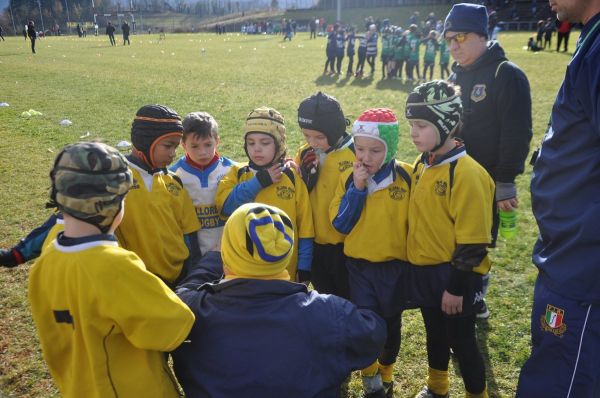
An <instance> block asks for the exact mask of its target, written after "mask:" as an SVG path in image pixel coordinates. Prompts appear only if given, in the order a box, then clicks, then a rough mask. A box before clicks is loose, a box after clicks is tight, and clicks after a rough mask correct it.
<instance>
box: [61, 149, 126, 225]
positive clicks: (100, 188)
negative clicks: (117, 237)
mask: <svg viewBox="0 0 600 398" xmlns="http://www.w3.org/2000/svg"><path fill="white" fill-rule="evenodd" d="M50 179H51V180H52V193H51V200H52V201H53V202H54V203H55V204H56V205H58V207H59V208H60V210H61V211H62V212H64V213H66V214H68V215H70V216H72V217H75V218H77V219H79V220H82V221H85V222H87V223H90V224H92V225H95V226H96V227H98V228H99V229H100V230H101V231H102V232H103V233H106V232H107V231H108V230H109V228H110V226H111V224H112V222H113V220H114V219H115V217H116V215H117V214H118V213H119V211H121V203H122V201H123V197H124V196H125V194H126V193H127V191H129V188H130V187H131V184H132V181H133V179H132V176H131V171H129V168H128V166H127V160H125V157H124V156H123V155H122V154H121V153H120V152H119V151H118V150H116V149H114V148H112V147H110V146H108V145H106V144H102V143H97V142H80V143H77V144H72V145H67V146H66V147H64V148H63V150H62V151H61V152H60V153H59V154H58V155H57V156H56V160H55V161H54V167H53V168H52V171H51V172H50Z"/></svg>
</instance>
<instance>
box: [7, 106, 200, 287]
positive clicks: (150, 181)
mask: <svg viewBox="0 0 600 398" xmlns="http://www.w3.org/2000/svg"><path fill="white" fill-rule="evenodd" d="M182 131H183V126H182V123H181V120H180V118H179V116H178V115H177V113H175V111H173V110H172V109H169V108H167V107H165V106H162V105H146V106H143V107H142V108H140V109H139V110H138V112H137V115H136V117H135V119H134V121H133V125H132V128H131V141H132V142H133V149H132V153H131V155H129V156H128V160H129V163H130V166H131V170H132V173H133V179H134V183H133V187H132V192H131V194H130V195H129V200H128V211H127V216H126V217H125V218H124V220H123V222H122V223H121V225H120V226H119V228H118V229H117V231H116V235H117V237H118V239H119V244H120V245H121V246H122V247H124V248H126V249H128V250H131V251H133V252H135V253H136V254H137V255H138V256H140V257H141V258H142V260H143V261H144V263H145V264H146V267H147V268H148V270H149V271H150V272H152V273H154V274H155V275H158V276H159V277H160V278H161V279H162V280H164V281H165V282H167V283H168V284H170V285H172V284H173V283H174V282H175V281H176V280H177V278H178V277H179V276H180V274H181V272H182V268H183V265H184V261H185V262H186V263H188V264H190V265H191V264H193V263H194V262H197V261H198V260H199V259H200V253H201V252H200V246H199V244H198V238H197V234H196V231H197V230H198V229H199V228H200V224H199V223H198V220H197V219H196V216H195V210H194V206H193V204H192V201H191V199H190V197H189V195H188V193H187V191H186V189H183V188H184V185H183V183H182V181H181V179H179V177H177V176H176V175H175V174H174V173H172V172H169V171H168V170H167V169H166V167H167V166H168V165H169V164H171V163H172V162H173V159H174V158H175V150H176V149H177V146H178V145H179V142H180V141H181V136H182ZM61 229H62V225H61V223H60V221H59V219H58V218H56V217H50V218H49V219H48V220H47V221H46V222H45V223H44V224H43V225H42V226H40V227H39V228H36V229H35V230H34V231H32V232H31V233H30V234H29V235H28V236H27V237H26V238H25V239H24V240H23V241H22V243H20V244H19V245H17V246H15V247H14V248H12V249H10V251H9V250H4V251H2V252H0V265H4V264H5V263H6V264H7V266H16V265H18V264H20V263H22V262H25V261H28V260H31V259H34V258H36V257H37V256H39V254H40V252H41V249H42V248H43V247H45V246H46V243H48V242H50V241H51V240H52V239H53V238H54V237H56V234H57V233H58V232H59V231H60V230H61ZM157 242H160V244H157ZM13 264H14V265H13Z"/></svg>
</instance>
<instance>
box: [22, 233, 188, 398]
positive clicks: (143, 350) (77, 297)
mask: <svg viewBox="0 0 600 398" xmlns="http://www.w3.org/2000/svg"><path fill="white" fill-rule="evenodd" d="M29 302H30V305H31V314H32V316H33V320H34V322H35V325H36V328H37V330H38V335H39V339H40V344H41V348H42V354H43V356H44V359H45V361H46V363H47V364H48V368H49V369H50V373H51V374H52V377H53V379H54V380H55V382H56V385H57V387H58V389H59V390H60V393H61V396H63V397H67V398H69V397H76V398H81V397H86V398H96V397H97V398H106V397H117V396H118V397H156V398H164V397H179V393H178V390H177V387H176V384H175V381H174V378H173V377H172V373H171V371H170V369H169V367H168V365H167V363H166V360H165V354H164V353H163V351H164V352H167V351H171V350H173V349H175V348H176V347H178V346H179V345H180V344H181V342H183V340H184V339H185V338H186V337H187V335H188V333H189V331H190V329H191V327H192V325H193V323H194V315H193V313H192V312H191V311H190V309H189V308H188V307H187V306H186V305H185V304H184V303H183V302H182V301H181V300H180V299H179V298H178V297H177V296H176V295H175V293H173V292H172V291H171V290H170V289H169V288H168V287H167V286H166V285H165V284H164V283H163V282H162V281H161V280H160V279H159V278H157V277H156V276H154V275H152V274H151V273H149V272H148V271H146V268H145V266H144V263H143V262H142V261H141V260H140V258H139V257H138V256H137V255H135V254H134V253H133V252H130V251H127V250H125V249H122V248H120V247H118V245H117V242H116V241H114V240H112V241H111V240H105V241H102V240H99V241H91V242H89V241H88V242H86V243H81V244H77V245H74V246H61V245H60V239H59V240H54V241H53V244H52V245H50V246H49V247H48V248H46V249H45V250H44V252H43V253H42V255H41V256H40V257H39V258H38V260H37V261H36V262H35V263H34V265H33V266H32V268H31V271H30V273H29Z"/></svg>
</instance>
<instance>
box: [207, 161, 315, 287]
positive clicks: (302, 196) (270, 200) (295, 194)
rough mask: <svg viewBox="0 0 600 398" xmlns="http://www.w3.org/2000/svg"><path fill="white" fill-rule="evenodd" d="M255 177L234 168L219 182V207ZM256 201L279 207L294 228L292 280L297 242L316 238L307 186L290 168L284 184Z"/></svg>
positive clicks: (241, 167)
mask: <svg viewBox="0 0 600 398" xmlns="http://www.w3.org/2000/svg"><path fill="white" fill-rule="evenodd" d="M253 177H254V172H253V171H252V170H250V168H248V167H247V165H243V164H242V165H233V166H232V167H231V169H230V170H229V172H228V173H227V175H225V177H223V179H222V180H221V182H219V187H218V188H217V199H216V203H217V208H219V209H222V208H223V205H224V203H225V200H227V197H228V196H229V194H230V193H231V191H233V188H234V187H235V186H236V185H237V184H239V183H240V182H244V181H248V180H250V179H252V178H253ZM292 178H293V181H292ZM254 201H255V202H258V203H264V204H267V205H270V206H275V207H278V208H280V209H281V210H283V211H284V212H285V213H286V214H287V215H288V216H289V217H290V220H291V221H292V223H293V225H294V236H295V238H294V255H293V256H292V258H291V260H290V263H289V264H288V267H287V270H288V272H289V274H290V277H291V278H292V280H293V279H294V276H295V275H296V270H297V265H298V240H299V239H301V238H313V237H314V236H315V232H314V227H313V219H312V211H311V206H310V200H309V198H308V190H307V189H306V185H304V182H303V181H302V177H300V176H299V175H298V174H297V173H296V171H295V170H294V169H287V170H286V172H284V173H283V174H282V176H281V181H279V182H278V183H276V184H272V185H269V186H268V187H266V188H262V189H261V190H260V191H259V192H258V194H257V195H256V198H255V199H254Z"/></svg>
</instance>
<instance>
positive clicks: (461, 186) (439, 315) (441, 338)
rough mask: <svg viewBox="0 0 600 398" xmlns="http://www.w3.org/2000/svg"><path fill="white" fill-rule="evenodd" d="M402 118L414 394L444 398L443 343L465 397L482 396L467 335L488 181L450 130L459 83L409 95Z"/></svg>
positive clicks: (474, 305)
mask: <svg viewBox="0 0 600 398" xmlns="http://www.w3.org/2000/svg"><path fill="white" fill-rule="evenodd" d="M405 114H406V118H407V119H408V121H409V123H410V126H411V138H412V140H413V143H414V144H415V146H416V148H417V149H418V150H419V151H420V152H422V155H421V156H420V157H419V158H418V159H417V160H416V162H415V164H414V167H413V174H412V177H413V178H412V180H413V182H412V189H411V194H410V208H409V234H408V243H407V245H408V259H409V261H410V263H411V266H410V267H409V271H408V273H407V278H406V280H405V281H406V284H405V286H407V287H409V288H410V293H409V294H410V299H411V301H412V303H413V304H415V305H417V306H419V307H420V308H421V314H422V315H423V321H424V323H425V330H426V332H427V357H428V363H429V371H428V378H427V385H426V386H425V387H424V388H423V390H422V391H421V392H420V393H419V394H418V395H417V397H418V398H440V397H447V396H448V390H449V381H448V361H449V359H450V349H452V351H453V352H454V356H455V358H456V360H457V361H458V365H459V368H460V372H461V375H462V378H463V381H464V385H465V390H466V397H469V398H474V397H480V398H487V397H488V393H487V388H486V382H485V365H484V363H483V359H482V357H481V354H480V352H479V348H478V347H477V342H476V338H475V314H476V312H477V310H478V309H479V308H480V307H481V305H482V297H483V295H482V276H483V275H485V274H486V273H487V272H488V271H489V269H490V261H489V259H488V257H487V246H488V244H489V243H490V238H491V237H490V229H491V225H492V217H491V214H492V213H491V211H492V209H491V203H492V200H493V198H494V182H493V181H492V179H491V178H490V176H489V175H488V174H487V172H486V171H485V169H483V167H481V166H480V165H479V164H478V163H477V162H476V161H475V160H474V159H473V158H471V157H470V156H469V155H468V154H467V153H466V151H465V148H464V146H463V145H462V144H461V143H460V142H459V141H456V140H455V139H454V138H453V136H454V134H455V133H456V132H457V129H459V128H460V127H459V126H460V119H461V116H462V103H461V100H460V89H459V88H458V87H457V86H454V85H452V84H451V83H448V82H446V81H442V80H434V81H432V82H428V83H425V84H422V85H420V86H418V87H416V88H415V89H414V91H413V92H412V93H411V94H409V96H408V99H407V102H406V112H405Z"/></svg>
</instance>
